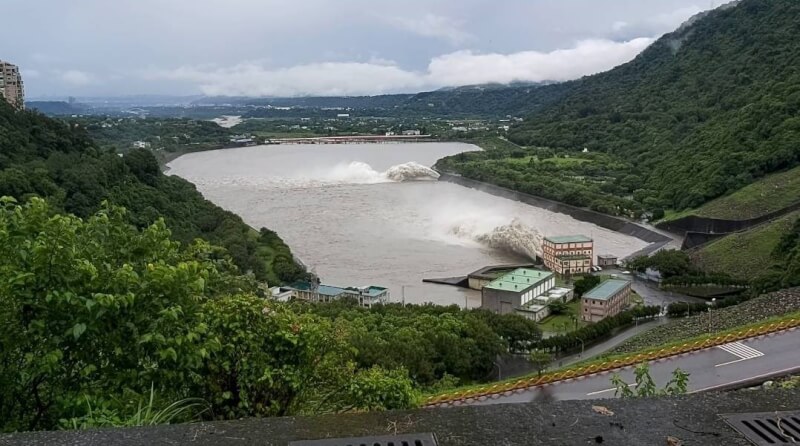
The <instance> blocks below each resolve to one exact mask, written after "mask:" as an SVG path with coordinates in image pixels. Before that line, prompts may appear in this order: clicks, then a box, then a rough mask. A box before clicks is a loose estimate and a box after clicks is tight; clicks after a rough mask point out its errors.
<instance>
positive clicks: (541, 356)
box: [528, 350, 555, 375]
mask: <svg viewBox="0 0 800 446" xmlns="http://www.w3.org/2000/svg"><path fill="white" fill-rule="evenodd" d="M554 359H555V358H554V356H553V355H552V354H550V353H547V352H545V351H541V350H534V351H532V352H531V353H530V354H529V355H528V361H529V362H530V363H531V365H532V366H533V368H534V370H536V372H537V373H539V375H541V374H542V372H544V371H545V370H547V366H548V365H550V363H551V362H553V360H554Z"/></svg>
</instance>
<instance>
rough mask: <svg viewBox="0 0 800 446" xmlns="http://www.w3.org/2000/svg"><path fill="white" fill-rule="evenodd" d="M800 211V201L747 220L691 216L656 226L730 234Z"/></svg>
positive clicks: (679, 231) (682, 231)
mask: <svg viewBox="0 0 800 446" xmlns="http://www.w3.org/2000/svg"><path fill="white" fill-rule="evenodd" d="M796 210H800V201H798V202H797V203H795V204H792V205H789V206H786V207H785V208H782V209H778V210H777V211H773V212H770V213H768V214H764V215H762V216H760V217H755V218H749V219H746V220H726V219H722V218H707V217H698V216H696V215H689V216H688V217H683V218H679V219H677V220H673V221H666V222H663V223H658V224H657V225H656V227H657V228H659V229H664V230H666V231H670V232H674V233H677V234H684V233H687V232H697V233H706V234H730V233H731V232H738V231H743V230H745V229H749V228H751V227H753V226H756V225H759V224H761V223H764V222H767V221H770V220H774V219H776V218H778V217H782V216H784V215H786V214H788V213H790V212H794V211H796Z"/></svg>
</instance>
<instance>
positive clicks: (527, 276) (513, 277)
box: [484, 268, 553, 291]
mask: <svg viewBox="0 0 800 446" xmlns="http://www.w3.org/2000/svg"><path fill="white" fill-rule="evenodd" d="M552 275H553V273H551V272H550V271H540V270H538V269H528V268H517V269H515V270H514V271H511V272H510V273H508V274H505V275H503V276H502V277H499V278H497V279H495V280H493V281H491V282H489V284H488V285H486V286H485V287H484V288H489V289H493V290H500V291H522V290H524V289H526V288H529V287H531V286H534V285H536V284H537V283H539V282H541V281H543V280H545V279H548V278H550V276H552Z"/></svg>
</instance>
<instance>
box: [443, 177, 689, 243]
mask: <svg viewBox="0 0 800 446" xmlns="http://www.w3.org/2000/svg"><path fill="white" fill-rule="evenodd" d="M434 170H435V169H434ZM437 172H438V173H439V181H446V182H449V183H454V184H458V185H460V186H464V187H468V188H470V189H475V190H479V191H481V192H485V193H487V194H490V195H494V196H497V197H502V198H507V199H510V200H514V201H518V202H521V203H525V204H528V205H531V206H535V207H538V208H541V209H546V210H549V211H552V212H558V213H560V214H566V215H569V216H570V217H572V218H574V219H576V220H579V221H583V222H586V223H592V224H595V225H597V226H600V227H601V228H605V229H609V230H612V231H614V232H618V233H621V234H625V235H628V236H631V237H635V238H638V239H639V240H642V241H644V242H647V243H648V244H649V245H648V246H652V245H653V244H664V245H666V244H669V243H671V242H676V243H680V240H679V239H678V238H677V237H674V236H670V235H666V234H664V233H662V232H658V231H655V230H653V229H650V228H647V227H645V226H642V225H640V224H639V223H635V222H633V221H630V220H626V219H623V218H620V217H614V216H611V215H607V214H602V213H600V212H597V211H592V210H590V209H584V208H579V207H576V206H572V205H569V204H565V203H561V202H558V201H554V200H550V199H547V198H543V197H539V196H536V195H531V194H526V193H524V192H519V191H515V190H512V189H508V188H505V187H501V186H497V185H494V184H491V183H484V182H482V181H478V180H473V179H470V178H466V177H463V176H461V175H456V174H452V173H449V172H442V171H438V170H437Z"/></svg>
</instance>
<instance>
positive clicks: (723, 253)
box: [691, 211, 800, 278]
mask: <svg viewBox="0 0 800 446" xmlns="http://www.w3.org/2000/svg"><path fill="white" fill-rule="evenodd" d="M798 217H800V211H797V212H792V213H791V214H789V215H786V216H784V217H782V218H780V219H778V220H775V221H772V222H770V223H766V224H763V225H760V226H757V227H755V228H751V229H749V230H747V231H743V232H737V233H734V234H731V235H728V236H726V237H723V238H721V239H719V240H714V241H713V242H711V243H709V244H707V245H705V246H702V247H700V248H699V249H698V250H697V251H694V252H693V253H692V254H691V258H692V262H693V263H694V264H695V266H697V267H699V268H700V269H703V270H705V271H719V272H726V273H729V274H731V275H732V276H734V277H743V278H752V277H756V276H758V275H760V274H762V273H764V272H766V271H767V270H768V269H769V268H770V266H772V264H773V263H774V261H773V259H772V252H773V250H774V249H775V247H776V246H777V245H778V242H779V241H780V238H781V236H782V235H783V234H785V233H786V232H787V231H788V230H789V229H790V228H791V226H792V224H793V223H794V221H795V220H796V219H797V218H798Z"/></svg>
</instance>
